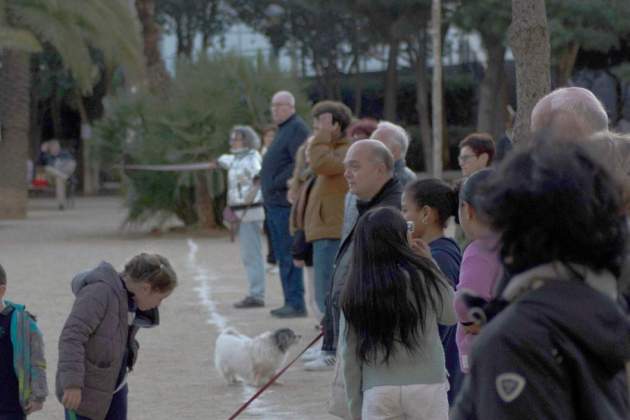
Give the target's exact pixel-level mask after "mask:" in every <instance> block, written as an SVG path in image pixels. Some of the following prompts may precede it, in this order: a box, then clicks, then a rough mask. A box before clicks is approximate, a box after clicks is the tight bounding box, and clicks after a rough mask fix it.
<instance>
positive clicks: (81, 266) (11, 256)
mask: <svg viewBox="0 0 630 420" xmlns="http://www.w3.org/2000/svg"><path fill="white" fill-rule="evenodd" d="M124 215H125V211H124V209H123V208H122V207H121V202H120V200H119V199H117V198H101V197H99V198H80V199H78V200H77V202H76V205H75V207H74V208H72V209H69V210H66V211H63V212H60V211H57V210H56V208H55V204H54V201H53V200H49V199H43V198H42V199H33V200H31V202H30V210H29V215H28V218H27V219H26V220H19V221H0V250H1V251H0V263H1V264H2V265H3V266H4V267H5V269H6V271H7V275H8V279H9V285H8V293H7V299H9V300H13V301H15V302H20V303H26V304H27V307H28V309H29V310H30V311H31V312H33V313H34V314H36V315H37V316H38V319H39V324H40V327H41V329H42V331H43V332H44V336H45V343H46V357H47V360H48V384H49V387H50V391H51V394H54V378H55V371H56V367H57V343H58V338H59V333H60V330H61V327H62V325H63V322H64V321H65V318H66V316H67V314H68V312H69V310H70V307H71V304H72V301H73V296H72V292H71V290H70V280H71V279H72V276H73V275H74V274H75V273H77V272H79V271H81V270H85V269H89V268H92V267H94V266H95V265H96V264H98V263H99V262H100V261H102V260H106V261H108V262H110V263H112V264H113V265H114V266H115V267H117V268H120V269H122V267H123V265H124V263H125V262H126V261H127V260H128V259H129V258H130V257H131V256H133V255H135V254H138V253H140V252H142V251H148V252H157V253H160V254H162V255H164V256H166V257H167V258H168V259H169V260H170V261H171V263H172V265H173V266H174V268H175V270H176V271H177V273H178V275H179V281H180V285H179V287H178V288H177V289H176V291H175V293H174V294H173V295H172V296H171V297H170V298H169V299H168V300H167V301H165V303H164V304H163V306H162V308H161V325H160V326H159V327H158V328H155V329H152V330H143V331H141V332H140V334H139V341H140V346H141V350H140V356H139V360H138V363H137V365H136V369H135V371H134V372H133V374H132V375H131V376H130V379H129V390H130V391H129V392H130V394H129V419H130V420H162V419H164V420H167V419H168V420H171V419H209V420H214V419H227V418H228V417H229V416H230V414H231V413H232V412H233V411H235V410H236V409H237V408H238V407H239V406H240V404H241V403H242V402H244V401H245V400H246V399H247V398H248V397H249V396H251V395H252V394H253V393H254V391H255V390H254V389H252V388H250V387H245V386H242V385H238V386H228V385H227V384H225V383H224V381H223V379H222V378H221V377H220V376H219V374H218V373H217V372H216V371H215V369H214V366H213V351H214V341H215V339H216V336H217V332H218V331H219V328H220V327H222V326H225V325H229V326H232V327H235V328H237V329H238V330H240V331H241V332H243V333H245V334H248V335H254V334H258V333H260V332H263V331H266V330H270V329H275V328H279V327H290V328H293V329H294V330H296V332H297V333H298V334H301V335H302V336H303V339H302V343H301V344H300V346H298V347H299V348H301V347H303V346H305V345H306V344H307V343H308V342H310V340H311V339H312V338H313V337H315V335H316V331H315V329H314V326H315V320H314V319H312V318H303V319H290V320H277V319H274V318H272V317H271V316H270V315H269V309H271V308H275V307H278V306H280V305H281V303H282V292H281V290H280V281H279V278H278V275H277V274H276V275H268V277H267V290H268V292H267V296H268V298H267V308H263V309H249V310H240V311H239V310H235V309H233V308H232V302H234V301H236V300H237V299H240V298H241V297H242V296H244V295H245V293H246V289H247V287H246V279H245V274H244V270H243V268H242V266H241V263H240V257H239V251H238V245H237V244H235V243H230V242H229V239H228V238H227V237H210V236H209V235H199V234H196V235H186V234H183V233H178V234H167V235H162V236H155V235H149V234H146V233H140V232H135V233H132V232H123V231H121V230H120V225H121V222H122V220H123V218H124ZM298 347H296V348H294V349H293V352H292V353H291V354H292V355H293V354H295V353H296V352H297V351H298ZM331 376H332V373H331V372H317V373H312V372H305V371H304V370H303V368H302V363H301V362H299V361H298V362H296V364H295V365H294V366H293V367H291V368H290V369H289V370H288V371H287V372H286V373H285V374H284V375H283V377H282V378H281V382H282V385H277V386H273V387H271V388H270V389H269V390H268V391H267V392H265V393H264V394H263V395H262V396H261V397H260V398H259V399H258V400H257V401H256V402H255V403H254V404H253V405H252V406H250V408H249V409H248V410H247V411H246V412H245V413H243V414H242V415H241V416H240V418H259V419H322V420H326V419H334V417H332V416H330V415H327V414H326V401H327V399H328V396H329V393H330V386H329V384H330V382H331ZM29 418H32V419H34V420H41V419H46V420H61V419H63V410H62V407H61V405H60V404H59V403H58V402H57V400H56V398H55V397H54V396H53V395H51V396H50V397H49V398H48V400H47V401H46V404H45V406H44V410H43V411H41V412H39V413H37V414H34V415H33V416H31V417H29Z"/></svg>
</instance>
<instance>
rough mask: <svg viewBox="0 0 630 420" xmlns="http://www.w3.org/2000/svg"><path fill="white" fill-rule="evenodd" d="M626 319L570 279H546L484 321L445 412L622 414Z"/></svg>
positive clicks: (616, 418)
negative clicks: (457, 390) (457, 391)
mask: <svg viewBox="0 0 630 420" xmlns="http://www.w3.org/2000/svg"><path fill="white" fill-rule="evenodd" d="M629 359H630V320H629V318H628V316H627V315H626V314H624V312H623V311H622V310H621V308H620V306H619V305H617V304H616V303H615V302H614V301H613V300H612V299H611V298H610V297H608V296H606V295H604V294H603V293H600V292H598V291H596V290H594V289H593V288H592V287H590V286H588V285H586V284H584V283H582V282H579V281H577V280H565V281H562V280H559V281H550V282H546V283H545V284H544V285H542V286H541V287H539V288H537V289H534V290H530V291H528V292H526V293H525V294H524V295H522V296H521V297H520V298H518V299H517V300H516V301H514V302H513V303H511V304H510V305H509V306H507V308H506V309H504V310H503V311H502V312H501V313H499V314H498V315H497V316H496V318H495V319H493V320H492V322H490V323H489V324H488V325H486V326H485V327H484V329H483V330H482V333H481V334H480V335H479V337H478V338H477V341H476V342H475V345H474V346H473V351H472V359H471V360H472V362H471V367H472V369H471V372H470V374H469V375H467V377H466V380H465V382H464V386H463V389H462V390H461V392H460V394H459V398H458V400H457V403H456V406H455V408H454V409H453V411H452V414H451V420H485V419H497V420H499V419H509V420H513V419H514V420H516V419H523V420H525V419H527V420H529V419H536V420H551V419H554V420H556V419H557V420H577V419H581V420H621V419H630V407H629V405H628V391H627V388H626V384H625V371H624V363H625V361H626V360H629Z"/></svg>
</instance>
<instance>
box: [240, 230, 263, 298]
mask: <svg viewBox="0 0 630 420" xmlns="http://www.w3.org/2000/svg"><path fill="white" fill-rule="evenodd" d="M261 230H262V222H245V223H241V224H240V225H239V229H238V242H239V244H240V246H241V261H243V266H244V267H245V271H246V272H247V281H248V282H249V296H251V297H253V298H257V299H261V300H264V299H265V266H264V262H263V255H262V234H261Z"/></svg>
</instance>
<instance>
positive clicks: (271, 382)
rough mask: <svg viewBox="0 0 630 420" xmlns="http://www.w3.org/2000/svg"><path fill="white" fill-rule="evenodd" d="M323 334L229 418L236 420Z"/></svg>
mask: <svg viewBox="0 0 630 420" xmlns="http://www.w3.org/2000/svg"><path fill="white" fill-rule="evenodd" d="M323 335H324V332H323V331H322V332H320V333H319V335H318V336H317V337H315V338H314V339H313V341H311V342H310V343H309V345H308V346H306V347H305V348H304V350H302V351H301V352H300V354H298V355H297V356H295V359H293V360H291V362H290V363H289V364H288V365H286V366H285V367H283V368H282V370H280V371H279V372H278V373H276V374H275V375H274V376H273V378H271V379H270V380H269V382H267V383H266V384H265V385H263V386H262V387H261V388H260V389H259V390H258V391H257V392H256V393H255V394H254V395H253V396H252V397H251V398H250V399H249V400H247V402H246V403H245V404H243V405H241V407H240V408H239V409H238V410H236V412H235V413H234V414H232V415H231V416H230V418H229V419H228V420H234V419H235V418H237V417H238V416H239V415H240V414H241V413H242V412H243V411H245V409H246V408H247V407H249V405H250V404H251V403H252V402H254V400H255V399H256V398H258V397H259V396H260V394H262V393H263V392H265V390H266V389H267V388H269V387H270V386H271V384H273V383H274V382H275V381H276V379H278V378H279V377H280V376H281V375H282V374H283V373H284V372H285V371H286V370H287V369H289V368H290V367H291V365H293V363H295V362H296V361H297V359H299V358H300V356H301V355H303V354H304V352H306V350H308V349H310V348H311V346H312V345H313V344H315V343H316V342H317V340H319V339H320V338H322V336H323Z"/></svg>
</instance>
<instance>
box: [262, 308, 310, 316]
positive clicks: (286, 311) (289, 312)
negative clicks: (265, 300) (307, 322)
mask: <svg viewBox="0 0 630 420" xmlns="http://www.w3.org/2000/svg"><path fill="white" fill-rule="evenodd" d="M271 315H272V316H275V317H276V318H303V317H305V316H306V309H301V310H299V309H295V308H294V307H293V306H283V307H282V308H279V309H274V310H273V311H271Z"/></svg>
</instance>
